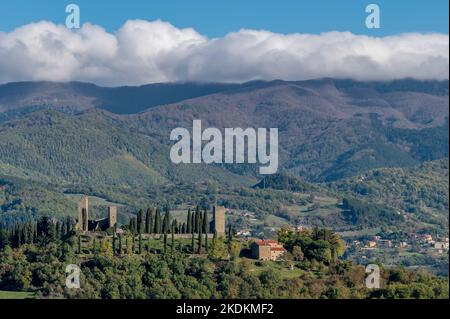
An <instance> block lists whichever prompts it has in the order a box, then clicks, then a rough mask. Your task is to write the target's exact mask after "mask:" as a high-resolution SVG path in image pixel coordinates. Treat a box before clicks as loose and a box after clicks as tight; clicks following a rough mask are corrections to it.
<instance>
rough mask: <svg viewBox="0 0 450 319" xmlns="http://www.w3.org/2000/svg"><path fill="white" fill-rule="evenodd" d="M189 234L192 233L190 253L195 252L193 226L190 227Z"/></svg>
mask: <svg viewBox="0 0 450 319" xmlns="http://www.w3.org/2000/svg"><path fill="white" fill-rule="evenodd" d="M191 228H192V229H191V234H192V236H191V237H192V238H191V239H192V241H191V247H192V254H195V237H194V227H191Z"/></svg>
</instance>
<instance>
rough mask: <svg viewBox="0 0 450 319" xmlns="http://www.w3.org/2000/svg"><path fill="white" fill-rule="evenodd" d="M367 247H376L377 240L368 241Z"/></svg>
mask: <svg viewBox="0 0 450 319" xmlns="http://www.w3.org/2000/svg"><path fill="white" fill-rule="evenodd" d="M367 247H369V248H375V247H377V242H376V241H369V243H368V244H367Z"/></svg>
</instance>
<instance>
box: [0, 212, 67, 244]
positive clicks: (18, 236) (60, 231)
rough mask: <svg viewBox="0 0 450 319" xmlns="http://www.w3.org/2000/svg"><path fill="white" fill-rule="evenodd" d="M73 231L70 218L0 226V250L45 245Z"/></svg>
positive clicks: (40, 219)
mask: <svg viewBox="0 0 450 319" xmlns="http://www.w3.org/2000/svg"><path fill="white" fill-rule="evenodd" d="M74 229H75V222H74V221H73V219H72V218H70V217H67V218H66V219H65V220H58V219H55V218H49V217H47V216H43V217H41V218H39V219H37V220H30V221H27V222H24V223H16V224H14V225H5V224H0V249H3V248H5V247H6V246H11V247H12V248H19V247H20V246H22V245H25V244H40V245H46V244H48V243H50V242H54V241H56V240H60V239H62V238H63V237H67V236H70V235H72V234H73V231H74Z"/></svg>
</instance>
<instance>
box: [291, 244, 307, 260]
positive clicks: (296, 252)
mask: <svg viewBox="0 0 450 319" xmlns="http://www.w3.org/2000/svg"><path fill="white" fill-rule="evenodd" d="M292 257H293V258H294V260H295V261H303V259H304V258H305V255H304V254H303V251H302V248H301V247H300V246H297V245H296V246H294V247H293V248H292Z"/></svg>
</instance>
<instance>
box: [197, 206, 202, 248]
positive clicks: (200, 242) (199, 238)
mask: <svg viewBox="0 0 450 319" xmlns="http://www.w3.org/2000/svg"><path fill="white" fill-rule="evenodd" d="M198 215H199V219H198V226H197V229H198V253H199V254H201V253H202V237H203V236H202V228H203V227H202V226H203V225H202V224H203V223H202V219H203V218H201V212H199V214H198Z"/></svg>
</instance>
